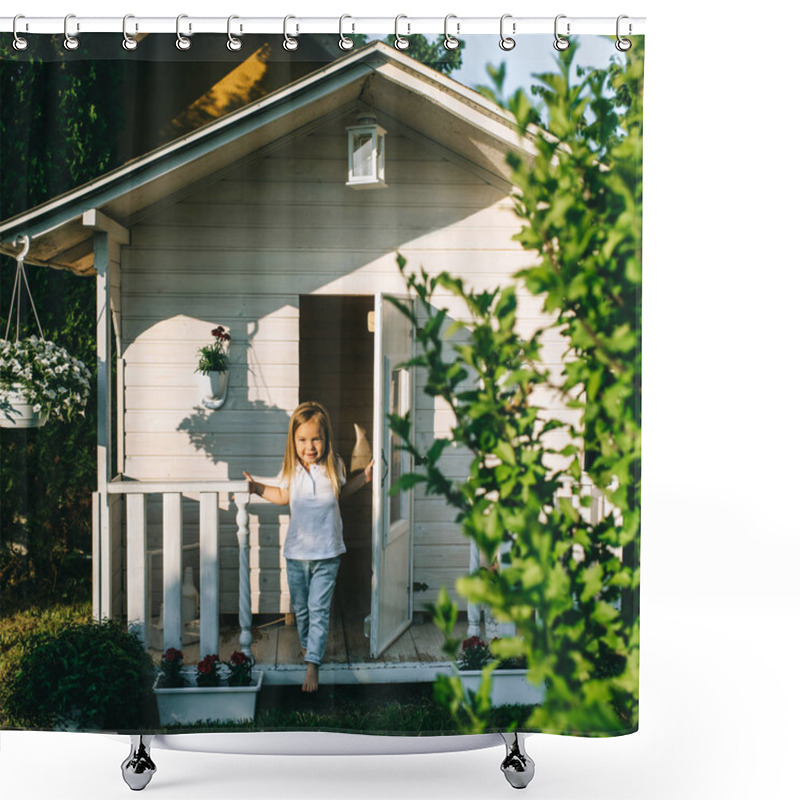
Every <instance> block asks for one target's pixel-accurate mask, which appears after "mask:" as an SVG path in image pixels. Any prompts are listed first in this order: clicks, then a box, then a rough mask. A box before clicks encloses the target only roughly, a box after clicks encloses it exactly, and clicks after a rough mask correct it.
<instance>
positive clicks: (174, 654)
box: [164, 647, 183, 664]
mask: <svg viewBox="0 0 800 800" xmlns="http://www.w3.org/2000/svg"><path fill="white" fill-rule="evenodd" d="M164 661H166V662H167V663H168V664H171V663H172V662H173V661H183V653H182V652H181V651H180V650H178V649H177V648H175V647H170V648H169V649H168V650H167V652H166V653H164Z"/></svg>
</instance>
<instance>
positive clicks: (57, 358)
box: [0, 336, 91, 420]
mask: <svg viewBox="0 0 800 800" xmlns="http://www.w3.org/2000/svg"><path fill="white" fill-rule="evenodd" d="M90 378H91V373H90V372H89V370H88V368H87V367H86V364H84V363H83V361H79V360H78V359H77V358H73V357H72V356H71V355H70V354H69V353H68V352H67V351H66V350H65V349H64V348H63V347H58V346H57V345H55V344H54V343H53V342H48V341H46V340H44V339H39V338H37V337H36V336H30V337H28V338H27V339H20V340H19V341H16V342H10V341H7V340H5V339H0V411H3V412H4V413H6V415H7V416H9V417H10V418H12V419H13V417H11V416H10V415H11V413H12V412H11V411H10V410H8V409H7V408H6V403H7V401H8V394H9V393H10V392H11V391H19V392H20V394H22V396H23V397H25V399H26V400H27V401H28V402H29V403H31V404H33V410H34V411H35V412H36V413H38V412H40V411H43V412H44V414H45V415H47V416H48V417H56V418H60V419H65V420H70V419H73V418H74V417H75V415H76V414H81V415H83V414H84V413H85V412H84V409H85V408H86V402H87V400H88V399H89V387H90V385H91V384H90V382H89V379H90Z"/></svg>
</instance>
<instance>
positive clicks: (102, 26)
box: [0, 14, 645, 36]
mask: <svg viewBox="0 0 800 800" xmlns="http://www.w3.org/2000/svg"><path fill="white" fill-rule="evenodd" d="M15 20H16V26H15ZM229 20H230V21H229ZM231 24H232V28H230V27H229V26H230V25H231ZM618 26H619V30H618ZM501 27H502V30H503V32H504V33H505V34H507V35H514V36H521V35H524V34H526V33H549V34H552V33H553V32H554V29H555V28H556V27H557V28H558V31H559V32H560V33H561V34H563V35H574V34H581V33H584V34H601V35H602V34H604V35H607V36H613V35H614V34H616V33H621V35H623V36H632V35H633V36H635V35H641V34H643V33H644V32H645V17H629V16H627V15H622V16H621V17H570V16H569V15H566V14H559V15H558V17H557V18H556V17H514V16H512V15H509V14H505V15H503V20H502V22H501V18H500V17H499V16H498V17H459V16H458V15H457V14H450V15H448V17H447V20H445V18H443V17H412V16H406V15H400V16H398V17H355V16H350V15H348V14H345V15H344V16H342V17H303V16H294V15H290V16H287V17H245V16H243V17H237V16H234V17H195V16H191V15H189V14H181V15H180V17H179V18H175V17H137V16H134V15H127V17H126V22H125V32H126V33H127V34H128V35H133V36H135V35H137V34H146V33H176V31H179V32H180V33H182V34H183V35H191V34H196V33H222V34H224V33H229V32H230V31H231V30H232V32H233V33H235V34H236V35H237V36H244V35H246V34H255V33H261V34H265V33H272V34H286V33H288V34H291V35H292V36H297V35H302V34H304V33H344V34H353V33H363V34H368V33H371V34H390V33H399V34H400V35H401V36H408V35H409V34H412V33H422V34H427V35H435V34H443V33H449V35H451V36H463V35H467V34H471V33H500V31H501ZM65 29H66V32H67V33H68V34H69V35H70V36H79V35H80V34H82V33H119V34H120V35H122V33H123V18H122V17H82V16H80V15H77V14H69V15H67V16H66V17H35V16H31V17H28V16H25V15H22V14H20V15H17V16H16V17H0V32H2V33H11V32H13V31H15V30H16V32H17V34H26V33H28V34H58V33H65Z"/></svg>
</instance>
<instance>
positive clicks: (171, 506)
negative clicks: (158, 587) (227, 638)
mask: <svg viewBox="0 0 800 800" xmlns="http://www.w3.org/2000/svg"><path fill="white" fill-rule="evenodd" d="M181 499H182V495H181V493H180V492H167V493H165V494H164V533H163V542H162V550H163V553H164V650H167V649H169V648H170V647H174V648H175V649H176V650H180V649H181V642H182V628H183V620H182V617H181V606H182V603H181V583H182V575H183V508H182V505H181Z"/></svg>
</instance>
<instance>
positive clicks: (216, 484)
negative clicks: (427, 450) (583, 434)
mask: <svg viewBox="0 0 800 800" xmlns="http://www.w3.org/2000/svg"><path fill="white" fill-rule="evenodd" d="M364 113H369V114H371V115H373V116H374V118H375V120H376V121H377V124H378V125H379V126H380V127H381V128H383V129H384V130H385V132H386V133H385V142H384V152H383V156H384V158H385V183H386V186H385V187H380V188H370V189H363V188H361V189H357V188H353V187H352V186H348V185H346V184H347V182H348V135H347V128H348V127H352V126H354V125H356V124H357V123H358V121H359V118H360V117H361V116H362V115H363V114H364ZM509 150H517V151H519V152H527V154H528V155H530V156H533V155H534V150H533V146H532V144H531V142H530V141H525V142H521V141H520V139H519V136H518V133H517V130H516V126H515V123H514V121H513V120H512V119H511V118H510V116H509V115H507V114H506V113H505V112H503V111H502V110H500V109H499V108H497V107H496V106H495V105H494V104H492V103H490V102H489V101H488V100H486V99H485V98H483V97H482V96H481V95H479V94H478V93H477V92H475V91H472V90H470V89H468V88H465V87H464V86H462V85H460V84H459V83H457V82H456V81H454V80H452V79H450V78H448V77H445V76H443V75H442V74H440V73H438V72H436V71H434V70H432V69H429V68H427V67H425V66H423V65H421V64H419V63H418V62H416V61H414V60H412V59H410V58H408V57H407V56H405V55H403V54H402V53H398V52H396V51H395V50H393V49H392V48H390V47H387V46H386V45H384V44H382V43H379V42H376V43H373V44H370V45H369V46H367V47H364V48H363V49H360V50H357V51H354V52H351V53H348V54H347V55H345V56H343V57H342V58H340V59H339V60H338V61H335V62H333V63H331V64H329V65H328V66H325V67H323V68H322V69H320V70H318V71H317V72H314V73H312V74H310V75H308V76H306V77H304V78H302V79H300V80H298V81H296V82H295V83H292V84H291V85H288V86H286V87H284V88H282V89H280V90H279V91H276V92H274V93H272V94H270V95H269V96H267V97H265V98H263V99H262V100H259V101H258V102H256V103H253V104H251V105H249V106H246V107H244V108H242V109H240V110H238V111H236V112H233V113H231V114H229V115H228V116H225V117H223V118H221V119H219V120H216V121H214V122H212V123H210V124H208V125H206V126H205V127H202V128H200V129H198V130H196V131H195V132H193V133H191V134H189V135H186V136H184V137H182V138H180V139H178V140H176V141H174V142H172V143H170V144H168V145H166V146H163V147H161V148H159V149H157V150H155V151H153V152H151V153H148V154H147V155H145V156H143V157H140V158H138V159H136V160H134V161H132V162H130V163H128V164H126V165H124V166H122V167H120V168H118V169H115V170H114V171H112V172H109V173H108V174H106V175H104V176H102V177H101V178H98V179H96V180H94V181H92V182H91V183H89V184H86V185H84V186H82V187H80V188H78V189H76V190H74V191H72V192H70V193H68V194H67V195H64V196H62V197H59V198H56V199H55V200H52V201H50V202H48V203H46V204H44V205H42V206H39V207H37V208H35V209H33V210H31V211H29V212H26V213H24V214H20V215H18V216H16V217H15V218H13V219H10V220H7V221H6V222H4V223H3V224H2V226H0V239H2V242H3V243H4V245H3V246H4V249H5V250H6V251H9V252H10V250H9V248H10V246H11V243H13V241H14V240H15V238H16V237H17V236H18V235H20V234H28V235H29V236H30V237H31V240H32V243H31V250H30V256H29V260H30V261H31V263H35V264H40V265H45V266H56V267H61V268H69V269H72V270H74V271H76V272H80V273H84V274H87V275H94V276H95V280H96V284H97V326H98V327H97V348H98V351H97V356H98V365H99V376H98V379H99V402H100V408H99V412H100V413H99V429H98V457H99V458H98V477H97V491H96V492H95V493H94V526H93V530H94V545H93V558H94V607H95V612H96V614H97V615H98V616H120V615H125V616H127V619H128V621H129V623H130V624H131V625H133V626H138V628H139V630H140V631H141V635H142V636H149V635H150V625H149V623H150V622H152V621H153V619H154V618H155V617H157V616H158V615H159V612H160V609H161V606H162V603H163V608H164V614H163V623H164V631H163V637H164V638H163V645H164V646H165V647H166V646H178V647H180V646H181V642H182V641H183V640H182V636H183V634H184V631H183V630H182V626H181V617H180V612H179V609H180V607H181V583H182V580H183V577H184V575H185V567H186V566H187V565H191V566H192V567H193V569H194V576H195V579H199V589H200V594H201V598H202V603H201V610H200V631H199V635H200V639H201V641H200V650H201V652H203V653H207V652H219V646H218V636H219V617H220V614H237V613H238V615H239V621H240V624H241V627H242V633H241V638H240V641H241V644H242V646H244V647H245V648H249V647H250V646H251V640H252V636H251V631H250V628H251V617H252V614H254V613H255V614H277V613H284V612H288V611H289V598H288V592H287V589H286V584H285V580H284V576H283V570H282V565H281V557H280V543H281V537H282V535H283V531H284V528H285V522H286V519H285V516H284V510H283V509H278V508H276V507H274V506H270V505H269V504H267V503H266V502H263V501H261V500H250V499H249V498H248V497H247V495H246V493H245V492H246V484H245V482H244V480H243V479H242V470H243V469H247V470H248V471H250V472H252V473H253V474H255V475H257V476H259V477H260V478H262V479H264V480H269V479H270V478H271V477H273V476H275V475H277V473H278V472H279V469H280V464H281V459H282V454H283V448H284V444H285V440H286V431H287V425H288V420H289V416H290V415H291V413H292V410H293V409H294V408H295V407H296V406H297V404H298V403H299V402H301V401H303V400H306V399H318V400H320V401H321V402H323V403H325V404H326V405H327V406H328V407H329V410H330V412H331V415H332V417H333V420H334V423H335V425H336V435H335V444H336V447H337V450H338V451H339V452H340V453H341V454H342V455H343V456H344V457H345V460H346V461H347V462H348V463H349V458H350V453H351V452H352V450H353V447H354V445H355V426H356V425H359V426H361V428H363V429H364V430H365V431H367V436H368V439H369V440H370V444H371V447H372V451H373V454H374V456H375V459H376V471H375V474H376V478H380V479H381V480H375V481H374V482H373V484H372V486H373V492H372V495H371V496H370V493H369V492H367V491H364V492H362V493H361V494H360V495H357V496H356V497H355V498H353V499H352V501H350V502H349V503H348V504H346V505H345V508H344V515H345V527H346V544H347V547H348V555H347V556H346V558H345V561H344V563H343V566H342V571H341V573H340V580H339V592H340V596H341V598H342V601H341V602H342V604H343V605H344V606H345V611H346V612H347V613H348V614H351V615H352V616H355V617H359V618H360V620H361V622H362V624H363V622H364V620H365V619H367V626H366V633H367V635H368V637H369V639H368V640H366V639H365V640H364V641H365V642H367V641H368V644H369V648H368V649H367V648H366V646H365V648H364V652H363V655H364V658H365V659H368V658H369V657H372V658H373V659H376V658H379V657H380V654H381V653H382V652H383V651H385V650H386V648H387V647H388V646H389V645H391V644H392V642H395V641H396V640H397V639H398V637H399V636H400V635H401V634H402V633H403V632H404V631H405V630H406V629H407V628H408V626H409V625H410V624H411V622H412V618H413V615H414V613H415V612H421V611H423V610H424V608H425V606H426V604H427V603H429V602H431V601H432V600H433V599H434V598H435V596H436V594H437V593H438V590H439V587H440V586H441V585H445V586H447V587H449V588H450V589H451V591H452V587H453V584H454V582H455V579H456V578H457V577H458V576H459V575H462V574H464V573H465V572H467V571H468V569H469V567H470V547H469V544H468V542H467V541H466V540H465V539H464V537H463V536H462V534H461V532H460V530H459V528H458V526H457V525H456V524H455V523H454V521H453V516H454V514H453V511H452V510H451V509H450V508H449V507H448V506H446V505H445V504H444V503H443V501H441V500H439V499H437V498H431V497H425V496H424V493H423V492H422V490H419V491H418V492H417V493H416V494H413V495H405V496H403V497H398V498H396V499H390V498H389V497H388V487H389V485H390V484H391V482H392V481H393V480H394V479H395V478H396V476H397V473H398V472H400V471H402V470H406V469H411V468H412V465H410V464H408V463H407V459H406V458H405V457H404V456H403V455H402V454H400V453H399V450H398V449H397V448H396V447H395V446H394V443H393V441H392V437H391V436H390V435H389V432H388V430H387V427H386V424H385V412H386V411H387V410H389V409H390V408H392V407H393V408H396V409H397V408H399V409H405V408H408V409H410V410H411V411H412V414H413V420H414V424H415V435H416V436H417V437H418V438H419V439H420V440H424V439H426V438H428V439H429V438H430V437H432V436H433V435H434V434H435V433H437V432H441V431H443V430H446V428H447V425H448V418H447V415H446V414H445V413H444V410H443V409H442V408H440V407H439V406H438V405H437V404H436V403H434V402H433V400H432V399H431V398H429V397H427V396H426V395H424V393H422V392H421V391H420V390H418V389H417V388H415V387H416V382H415V380H414V375H413V374H409V373H408V371H406V370H404V369H403V368H402V366H401V365H402V362H403V361H404V360H405V359H407V358H408V357H409V356H410V354H411V352H412V347H413V337H412V334H411V330H410V326H409V325H408V324H407V323H406V322H405V321H404V318H403V317H402V315H401V314H399V312H397V311H396V309H394V308H393V307H391V305H389V304H388V303H387V301H386V300H385V297H384V295H386V294H394V295H397V296H402V295H404V293H405V285H404V280H403V278H402V276H401V275H400V273H399V270H398V268H397V265H396V256H397V253H398V252H400V253H402V254H403V256H404V257H405V258H406V259H407V260H408V262H409V269H414V268H418V267H420V266H424V267H425V269H426V270H428V271H429V272H436V271H438V270H442V269H448V270H449V271H451V272H453V273H456V274H458V275H460V276H463V277H464V278H465V279H466V280H467V281H469V282H470V283H471V284H472V285H474V286H480V287H490V286H495V285H497V284H498V283H502V282H503V281H504V279H507V278H508V277H509V276H510V275H511V274H513V273H514V272H515V271H516V270H518V269H520V268H521V267H523V266H526V265H529V264H530V263H531V261H532V258H533V256H532V254H531V253H529V252H524V251H523V250H522V248H521V247H520V246H519V245H518V244H517V243H515V242H513V241H512V239H511V237H512V235H513V234H514V233H515V232H516V231H517V230H519V227H520V226H519V222H518V221H517V219H516V217H515V215H514V212H513V203H512V200H511V189H512V187H511V183H510V181H509V174H508V168H507V166H506V164H505V155H506V153H507V152H508V151H509ZM443 302H445V299H444V298H443ZM452 313H453V314H454V315H457V314H458V309H456V308H452ZM521 316H522V318H523V319H522V324H524V325H525V326H526V327H528V328H533V327H535V326H538V325H541V324H542V322H543V321H544V318H543V316H542V314H541V310H540V305H539V303H538V301H537V300H536V299H535V298H527V299H526V300H524V302H523V303H522V313H521ZM217 325H222V326H224V327H225V328H226V329H228V330H229V331H230V334H231V336H232V343H231V359H232V367H231V372H230V379H229V387H228V392H227V396H226V398H225V402H224V404H223V405H222V407H221V408H219V409H217V410H210V409H208V408H205V407H203V406H202V405H201V404H200V397H199V393H198V388H197V383H196V375H195V373H194V370H195V367H196V365H197V355H196V354H197V350H198V348H199V347H200V346H202V345H204V344H208V343H210V341H211V339H210V331H211V329H212V328H214V327H216V326H217ZM562 357H563V345H562V343H561V342H560V341H559V340H558V339H557V338H555V337H554V339H553V341H552V342H551V345H550V351H549V353H547V354H546V360H549V361H552V363H554V364H557V363H559V362H560V360H561V358H562ZM114 359H116V366H117V369H116V382H115V383H113V385H112V380H111V375H112V372H111V368H110V367H111V364H112V361H113V360H114ZM553 402H554V406H553V411H554V413H558V412H559V411H561V410H563V406H559V405H558V402H557V401H556V400H554V401H553ZM112 411H115V413H113V415H112ZM112 420H116V422H115V424H114V425H113V427H112ZM447 458H448V460H449V462H448V463H449V469H451V470H452V473H453V474H454V475H458V474H460V473H461V472H463V471H464V470H465V468H466V465H467V464H468V458H467V457H466V456H465V455H463V454H459V453H457V452H453V454H452V455H449V456H448V457H447Z"/></svg>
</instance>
